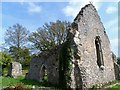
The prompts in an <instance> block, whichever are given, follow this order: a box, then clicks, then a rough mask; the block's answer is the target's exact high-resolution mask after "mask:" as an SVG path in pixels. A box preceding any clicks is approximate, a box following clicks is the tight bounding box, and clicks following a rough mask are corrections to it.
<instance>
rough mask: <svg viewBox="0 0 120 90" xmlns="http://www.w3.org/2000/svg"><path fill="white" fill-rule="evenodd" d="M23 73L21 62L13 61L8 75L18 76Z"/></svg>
mask: <svg viewBox="0 0 120 90" xmlns="http://www.w3.org/2000/svg"><path fill="white" fill-rule="evenodd" d="M21 75H22V65H21V64H20V63H19V62H11V63H10V67H9V69H8V76H11V77H17V76H21Z"/></svg>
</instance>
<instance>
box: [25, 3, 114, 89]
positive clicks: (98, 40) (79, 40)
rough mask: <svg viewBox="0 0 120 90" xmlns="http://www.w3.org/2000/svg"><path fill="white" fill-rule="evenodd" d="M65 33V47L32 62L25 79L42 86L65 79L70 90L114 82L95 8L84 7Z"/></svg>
mask: <svg viewBox="0 0 120 90" xmlns="http://www.w3.org/2000/svg"><path fill="white" fill-rule="evenodd" d="M68 29H69V32H68V35H67V41H66V42H65V43H63V44H62V45H60V46H57V47H55V48H53V49H52V50H50V51H49V52H48V53H41V54H40V55H38V56H36V57H34V58H33V59H32V60H31V62H30V67H29V71H28V73H27V74H26V77H25V78H26V79H32V80H37V81H39V82H43V80H44V77H46V78H47V81H48V82H50V83H52V84H59V83H64V79H65V80H66V83H67V85H68V86H69V87H70V88H81V89H83V88H91V87H92V86H93V85H96V84H97V85H103V84H105V83H108V82H111V81H114V80H115V71H114V62H113V58H112V51H111V49H110V41H109V39H108V36H107V34H106V31H105V28H104V26H103V24H102V22H101V20H100V17H99V15H98V13H97V10H96V9H95V7H94V6H93V5H92V4H87V5H85V6H84V7H83V8H82V9H81V10H80V12H79V13H78V15H77V16H76V18H75V19H74V21H73V23H72V24H71V26H70V27H68ZM65 61H66V62H67V63H63V62H65ZM68 63H69V64H68ZM67 66H68V67H67ZM66 68H67V69H66ZM68 81H69V82H68Z"/></svg>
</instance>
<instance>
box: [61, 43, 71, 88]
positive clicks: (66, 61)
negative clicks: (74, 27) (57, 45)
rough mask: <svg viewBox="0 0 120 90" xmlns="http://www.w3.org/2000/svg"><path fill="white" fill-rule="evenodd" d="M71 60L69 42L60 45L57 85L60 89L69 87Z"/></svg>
mask: <svg viewBox="0 0 120 90" xmlns="http://www.w3.org/2000/svg"><path fill="white" fill-rule="evenodd" d="M71 59H72V50H71V48H70V41H66V42H65V43H64V44H63V45H62V48H61V50H60V54H59V84H60V86H61V87H62V88H69V87H70V82H71V78H70V74H71Z"/></svg>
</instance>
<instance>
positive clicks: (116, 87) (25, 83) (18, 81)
mask: <svg viewBox="0 0 120 90" xmlns="http://www.w3.org/2000/svg"><path fill="white" fill-rule="evenodd" d="M18 85H21V86H22V87H24V88H28V89H30V88H32V87H33V86H34V87H36V88H38V87H44V86H50V87H51V85H50V84H47V83H44V84H41V83H39V82H38V81H34V80H26V79H24V76H20V77H17V78H11V77H5V76H1V77H0V89H1V88H3V87H12V86H18ZM95 90H97V89H95ZM106 90H120V84H119V83H118V84H113V85H110V86H108V87H107V89H106Z"/></svg>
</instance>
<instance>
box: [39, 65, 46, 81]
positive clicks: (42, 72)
mask: <svg viewBox="0 0 120 90" xmlns="http://www.w3.org/2000/svg"><path fill="white" fill-rule="evenodd" d="M47 81H48V75H47V68H46V66H45V65H42V67H41V70H40V82H47Z"/></svg>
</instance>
